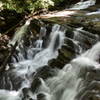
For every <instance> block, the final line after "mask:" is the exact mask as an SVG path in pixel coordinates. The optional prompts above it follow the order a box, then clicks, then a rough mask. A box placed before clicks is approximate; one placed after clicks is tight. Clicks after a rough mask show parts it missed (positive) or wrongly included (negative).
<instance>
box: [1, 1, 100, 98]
mask: <svg viewBox="0 0 100 100" xmlns="http://www.w3.org/2000/svg"><path fill="white" fill-rule="evenodd" d="M95 3H96V1H95V0H87V1H83V0H81V1H80V2H79V3H77V4H75V5H73V6H71V7H70V8H66V9H67V10H69V11H67V12H66V11H65V12H63V13H62V15H61V13H56V14H55V16H54V17H57V16H60V17H63V16H65V15H66V16H67V15H68V17H70V15H74V14H75V13H77V10H82V9H86V8H89V7H90V6H93V5H95ZM75 10H76V11H75ZM95 14H98V15H99V14H100V9H99V8H97V10H96V11H91V12H89V11H88V12H86V13H85V16H90V15H95ZM44 16H46V17H47V16H49V14H47V15H44ZM44 16H43V17H44ZM51 17H53V16H51ZM95 20H97V21H100V19H95ZM39 22H40V20H39ZM40 23H43V25H41V26H40V28H39V33H37V36H36V37H35V38H34V36H33V35H32V32H31V31H30V25H31V24H32V19H31V20H30V19H29V20H27V21H26V22H25V24H24V25H23V26H21V27H20V29H18V30H17V31H16V32H15V35H14V36H13V38H12V40H10V41H9V44H8V45H9V46H11V45H14V44H15V43H16V42H18V46H17V47H16V51H15V53H14V55H13V56H12V57H11V60H10V63H8V64H7V66H6V70H5V72H4V73H3V74H2V75H1V76H0V100H100V37H99V34H97V33H95V34H94V33H92V32H89V31H87V30H85V29H84V28H83V27H79V26H78V27H75V28H73V27H71V26H70V27H69V26H66V25H61V24H58V23H52V24H51V23H49V22H47V23H46V22H45V21H43V22H42V20H41V22H40ZM27 34H28V35H27ZM27 36H28V38H27ZM32 36H33V37H32ZM26 43H27V44H26Z"/></svg>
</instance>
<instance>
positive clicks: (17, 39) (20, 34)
mask: <svg viewBox="0 0 100 100" xmlns="http://www.w3.org/2000/svg"><path fill="white" fill-rule="evenodd" d="M30 21H31V19H29V20H27V21H26V23H25V24H24V25H23V26H22V27H21V28H20V29H19V30H17V31H16V32H15V35H14V37H13V39H12V41H10V43H9V44H13V45H14V44H15V43H16V42H20V40H21V39H22V37H23V35H24V34H25V33H26V31H27V28H28V26H29V25H30Z"/></svg>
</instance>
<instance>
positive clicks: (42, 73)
mask: <svg viewBox="0 0 100 100" xmlns="http://www.w3.org/2000/svg"><path fill="white" fill-rule="evenodd" d="M55 74H56V73H55V70H53V69H52V68H51V67H48V66H44V67H41V68H39V69H37V72H36V73H35V74H34V77H33V81H32V84H31V90H32V92H35V91H36V90H37V89H38V87H39V86H40V84H41V80H40V78H42V79H44V80H45V79H47V78H49V77H52V76H54V75H55Z"/></svg>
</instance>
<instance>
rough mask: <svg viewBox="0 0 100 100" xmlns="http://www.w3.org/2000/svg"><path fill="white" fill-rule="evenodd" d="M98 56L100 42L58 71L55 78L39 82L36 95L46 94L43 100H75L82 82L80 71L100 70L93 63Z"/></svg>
mask: <svg viewBox="0 0 100 100" xmlns="http://www.w3.org/2000/svg"><path fill="white" fill-rule="evenodd" d="M99 54H100V42H99V43H97V44H96V45H94V46H93V47H92V48H91V49H90V50H88V51H87V52H85V53H83V54H82V55H80V56H79V57H77V58H75V59H73V60H72V61H71V62H70V64H67V65H65V67H64V68H63V69H62V70H58V74H57V76H55V77H53V78H49V79H47V81H45V82H44V81H43V80H41V83H42V85H41V86H40V88H39V91H38V93H43V94H44V95H45V93H46V94H48V95H49V98H48V99H45V100H75V97H76V95H77V93H78V91H79V86H80V82H81V81H82V79H81V78H79V74H80V70H81V69H82V68H84V67H94V68H97V66H99V67H98V68H99V69H100V64H99V63H97V62H96V61H95V59H96V58H98V55H99ZM45 96H46V95H45Z"/></svg>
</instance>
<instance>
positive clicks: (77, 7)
mask: <svg viewBox="0 0 100 100" xmlns="http://www.w3.org/2000/svg"><path fill="white" fill-rule="evenodd" d="M95 3H96V0H87V1H83V0H82V1H80V2H78V3H76V4H75V5H74V6H73V7H71V8H70V9H73V10H80V9H86V8H88V7H90V6H93V5H95Z"/></svg>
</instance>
